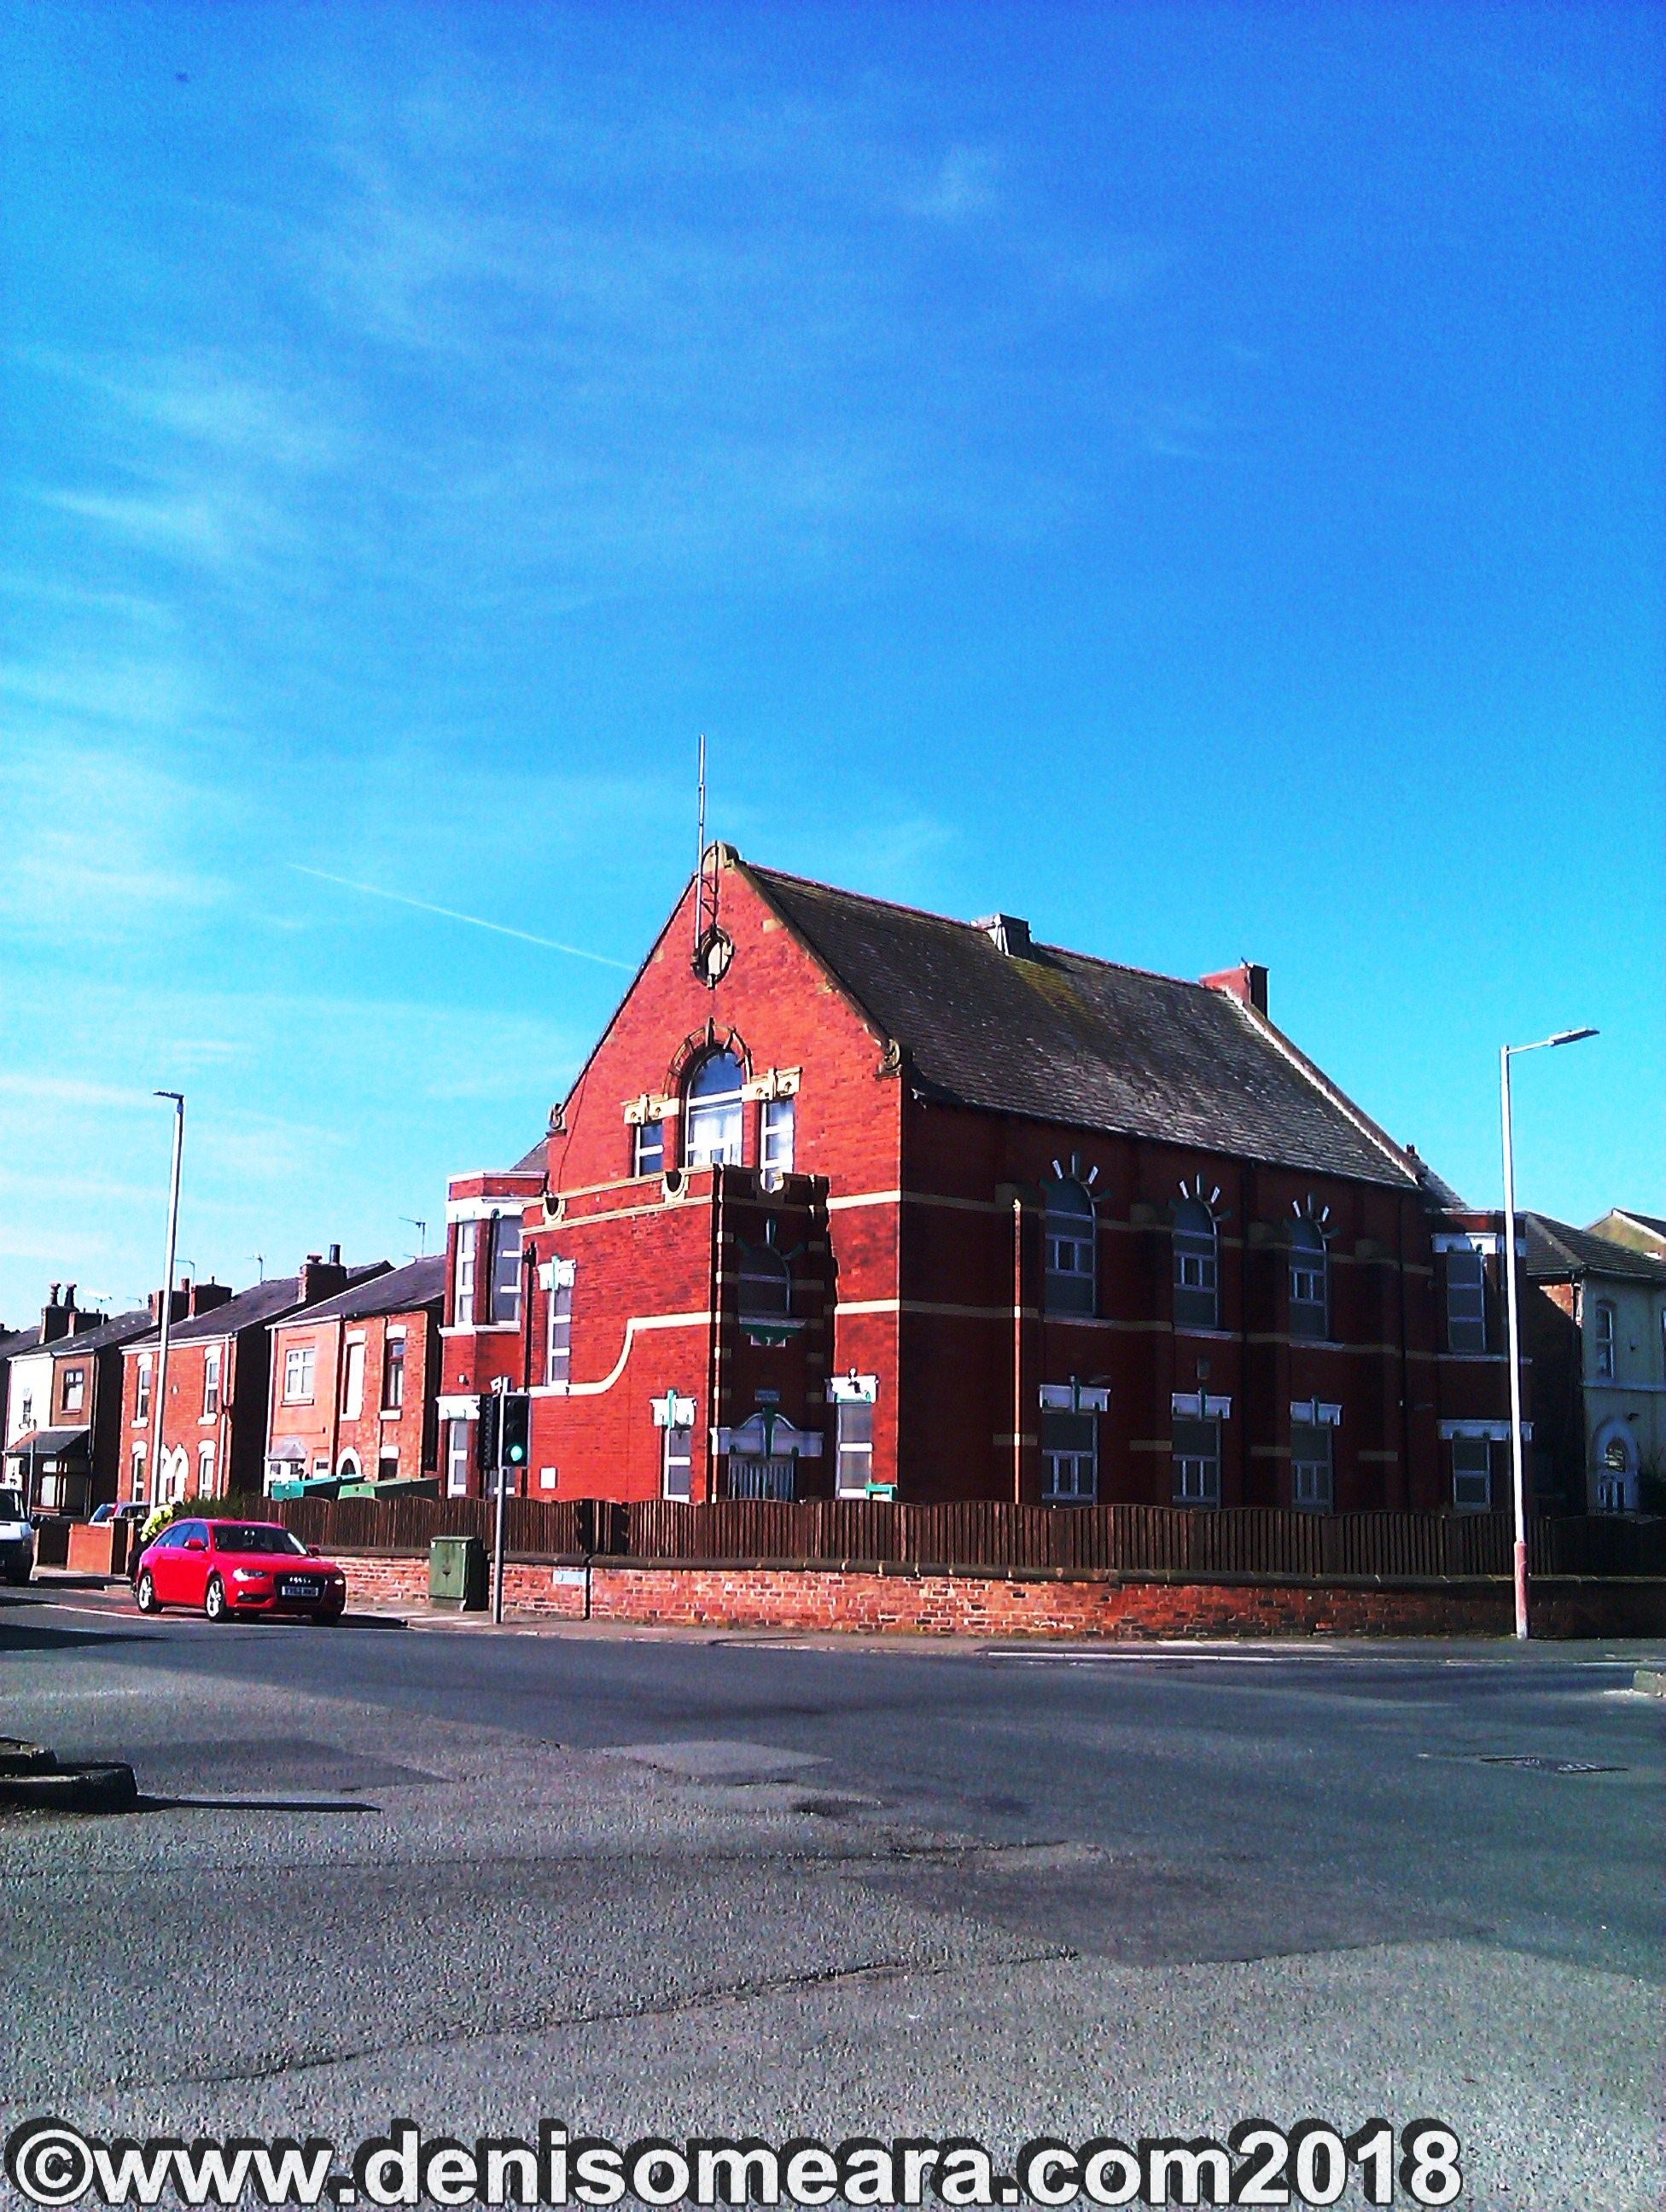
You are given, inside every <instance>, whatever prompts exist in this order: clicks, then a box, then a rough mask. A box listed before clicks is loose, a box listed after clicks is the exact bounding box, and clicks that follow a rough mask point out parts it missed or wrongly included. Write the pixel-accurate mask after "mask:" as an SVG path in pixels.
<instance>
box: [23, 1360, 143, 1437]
mask: <svg viewBox="0 0 1666 2212" xmlns="http://www.w3.org/2000/svg"><path fill="white" fill-rule="evenodd" d="M28 1416H29V1401H28V1400H27V1398H26V1399H25V1400H24V1401H23V1418H24V1420H25V1421H26V1422H27V1419H28ZM133 1418H134V1419H135V1420H136V1421H148V1420H149V1419H150V1354H149V1352H146V1354H145V1355H144V1358H143V1359H142V1360H140V1362H139V1381H138V1389H137V1394H136V1396H135V1401H134V1406H133Z"/></svg>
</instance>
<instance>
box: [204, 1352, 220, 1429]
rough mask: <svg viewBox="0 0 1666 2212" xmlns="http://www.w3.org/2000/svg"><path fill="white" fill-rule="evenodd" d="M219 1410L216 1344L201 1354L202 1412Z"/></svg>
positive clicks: (218, 1353) (208, 1412)
mask: <svg viewBox="0 0 1666 2212" xmlns="http://www.w3.org/2000/svg"><path fill="white" fill-rule="evenodd" d="M219 1410H220V1347H219V1346H218V1345H217V1344H216V1346H213V1348H212V1349H211V1350H210V1351H208V1352H204V1354H203V1412H204V1416H206V1415H208V1414H210V1413H218V1412H219Z"/></svg>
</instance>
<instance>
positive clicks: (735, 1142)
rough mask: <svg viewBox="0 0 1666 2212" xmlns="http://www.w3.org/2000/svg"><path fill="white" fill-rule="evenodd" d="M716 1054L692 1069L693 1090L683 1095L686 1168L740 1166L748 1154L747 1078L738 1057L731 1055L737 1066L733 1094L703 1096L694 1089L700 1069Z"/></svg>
mask: <svg viewBox="0 0 1666 2212" xmlns="http://www.w3.org/2000/svg"><path fill="white" fill-rule="evenodd" d="M712 1057H714V1055H712V1054H707V1055H706V1057H705V1058H704V1059H702V1060H701V1061H700V1063H699V1065H698V1066H696V1068H695V1069H694V1070H693V1072H692V1073H691V1075H690V1087H689V1089H688V1090H687V1091H685V1093H684V1104H683V1165H684V1167H685V1168H706V1167H715V1166H718V1165H727V1166H733V1167H739V1164H740V1163H741V1160H742V1158H743V1157H744V1155H745V1141H746V1109H745V1104H744V1103H743V1095H744V1091H745V1073H744V1071H743V1070H742V1068H741V1066H740V1064H739V1054H734V1053H732V1054H729V1057H730V1058H731V1059H732V1060H734V1061H735V1063H736V1076H735V1087H734V1089H733V1091H708V1093H707V1094H706V1095H705V1096H704V1097H701V1096H700V1095H698V1094H697V1093H696V1091H695V1090H694V1088H693V1085H694V1084H695V1083H696V1082H697V1081H698V1079H699V1075H700V1069H701V1068H702V1067H703V1066H706V1065H707V1063H708V1060H710V1059H711V1058H712Z"/></svg>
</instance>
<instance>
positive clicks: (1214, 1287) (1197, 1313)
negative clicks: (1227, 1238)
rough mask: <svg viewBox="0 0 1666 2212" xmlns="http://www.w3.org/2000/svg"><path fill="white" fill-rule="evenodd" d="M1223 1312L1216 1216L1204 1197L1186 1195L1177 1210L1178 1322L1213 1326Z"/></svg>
mask: <svg viewBox="0 0 1666 2212" xmlns="http://www.w3.org/2000/svg"><path fill="white" fill-rule="evenodd" d="M1219 1313H1220V1302H1219V1268H1218V1267H1217V1265H1216V1261H1215V1224H1214V1216H1213V1214H1212V1213H1211V1212H1210V1211H1209V1209H1208V1207H1207V1206H1205V1205H1204V1203H1203V1201H1202V1200H1201V1199H1199V1198H1189V1199H1185V1200H1183V1201H1182V1202H1181V1204H1180V1205H1178V1206H1177V1207H1176V1208H1175V1212H1174V1325H1175V1327H1176V1328H1215V1327H1216V1326H1217V1325H1218V1322H1219Z"/></svg>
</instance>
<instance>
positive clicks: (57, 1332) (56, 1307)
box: [40, 1283, 76, 1344]
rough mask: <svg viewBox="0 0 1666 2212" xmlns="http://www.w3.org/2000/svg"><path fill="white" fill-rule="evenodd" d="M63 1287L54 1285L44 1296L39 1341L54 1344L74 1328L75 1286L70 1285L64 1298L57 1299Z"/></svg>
mask: <svg viewBox="0 0 1666 2212" xmlns="http://www.w3.org/2000/svg"><path fill="white" fill-rule="evenodd" d="M62 1287H63V1285H61V1284H58V1283H54V1284H53V1285H52V1288H51V1290H50V1291H48V1292H47V1294H46V1304H45V1305H44V1306H42V1308H41V1309H40V1341H41V1342H42V1343H43V1344H56V1343H57V1342H58V1339H59V1338H60V1337H64V1336H68V1335H69V1334H70V1331H71V1330H72V1329H73V1328H75V1326H76V1286H75V1285H74V1284H73V1283H71V1284H70V1294H69V1296H68V1297H65V1298H60V1297H58V1291H60V1290H61V1289H62Z"/></svg>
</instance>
